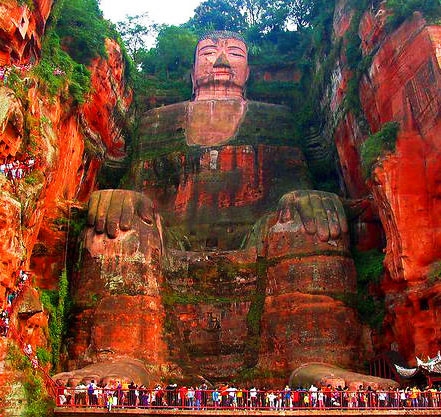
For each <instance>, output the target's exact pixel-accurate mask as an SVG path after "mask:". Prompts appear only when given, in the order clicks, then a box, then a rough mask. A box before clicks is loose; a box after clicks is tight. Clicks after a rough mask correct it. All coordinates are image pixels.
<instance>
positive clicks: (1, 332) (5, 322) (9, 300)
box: [0, 269, 29, 337]
mask: <svg viewBox="0 0 441 417" xmlns="http://www.w3.org/2000/svg"><path fill="white" fill-rule="evenodd" d="M14 275H15V276H16V284H15V286H14V287H13V288H8V289H7V290H6V297H5V298H6V300H5V305H4V306H3V308H2V310H1V312H0V336H4V337H6V336H7V335H8V332H9V321H10V319H11V315H12V313H13V310H14V306H15V303H16V301H17V298H18V297H19V296H20V294H21V293H22V292H23V289H24V288H25V286H26V284H27V283H28V280H29V272H26V271H24V270H23V269H20V270H19V271H18V272H17V273H16V274H14Z"/></svg>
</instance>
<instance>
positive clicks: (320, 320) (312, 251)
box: [68, 32, 361, 380]
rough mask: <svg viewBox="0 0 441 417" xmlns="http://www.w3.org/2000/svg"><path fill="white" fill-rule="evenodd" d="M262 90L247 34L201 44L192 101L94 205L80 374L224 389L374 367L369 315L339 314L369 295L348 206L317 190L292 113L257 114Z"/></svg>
mask: <svg viewBox="0 0 441 417" xmlns="http://www.w3.org/2000/svg"><path fill="white" fill-rule="evenodd" d="M248 76H249V66H248V59H247V45H246V43H245V42H244V40H243V39H242V38H241V37H240V36H238V35H236V34H234V33H231V32H214V33H211V34H209V35H207V36H205V37H204V38H203V39H201V40H200V41H199V43H198V45H197V48H196V53H195V64H194V70H193V74H192V80H193V90H194V91H193V99H192V100H191V101H188V102H183V103H177V104H173V105H169V106H164V107H160V108H156V109H153V110H150V111H147V112H145V114H144V115H143V116H142V120H141V123H140V132H139V137H138V139H137V143H136V144H135V151H134V154H133V157H132V161H131V167H130V172H129V173H128V175H127V176H126V177H127V178H129V179H130V180H126V185H127V187H128V188H130V189H126V190H102V191H97V192H95V193H94V194H93V195H92V197H91V200H90V204H89V212H88V225H89V226H88V228H87V230H86V232H85V237H84V241H83V245H82V257H81V269H80V272H79V273H78V274H77V276H76V279H75V282H74V283H73V287H74V294H73V296H74V302H75V312H76V314H75V322H74V324H73V327H74V328H75V332H74V337H73V338H72V339H71V342H72V343H71V344H70V346H71V348H70V349H69V357H70V359H71V361H70V362H69V366H70V368H78V367H83V366H86V365H89V366H88V367H87V368H86V370H83V371H78V372H79V373H78V372H77V373H76V374H75V375H76V376H78V375H79V376H81V377H82V376H87V375H89V374H90V375H95V378H96V375H100V376H109V375H108V372H109V367H108V366H107V365H108V364H109V363H115V366H114V368H112V369H113V372H116V371H115V369H119V371H118V372H119V374H118V375H122V374H124V372H126V373H127V374H130V375H133V374H131V373H130V372H132V371H133V369H132V367H133V366H135V365H133V363H134V362H133V361H135V363H136V364H137V365H136V366H138V365H140V366H144V367H145V366H147V368H145V369H147V371H146V372H147V373H150V374H152V373H153V374H154V375H155V377H157V375H172V374H173V375H175V376H176V375H178V376H179V375H180V376H185V375H201V376H204V377H206V378H209V379H210V380H216V379H223V380H225V378H232V377H235V376H237V375H238V373H240V372H241V371H243V370H244V369H250V368H252V369H254V370H256V369H258V370H262V371H264V370H271V371H272V372H275V373H278V375H289V372H290V371H291V370H292V369H293V368H295V367H296V366H298V365H300V364H302V363H305V362H308V361H321V362H323V361H324V362H330V363H336V362H338V363H339V364H340V365H349V364H352V363H353V362H354V361H359V360H360V354H361V353H360V351H359V338H360V326H359V325H358V321H357V318H356V315H355V313H354V311H353V310H352V309H350V308H348V307H346V306H345V305H344V304H343V303H342V302H340V301H337V298H338V297H337V295H342V294H348V293H349V294H350V293H353V292H354V291H355V271H354V265H353V261H352V259H351V257H350V255H349V251H348V247H349V242H348V226H347V223H346V217H345V213H344V210H343V207H342V203H341V202H340V200H339V198H338V197H337V196H336V195H333V194H330V193H326V192H321V191H310V190H308V189H309V188H310V187H311V183H310V176H309V174H308V166H307V162H306V160H305V158H304V156H303V154H302V152H301V150H300V148H299V147H298V146H297V145H296V144H295V143H294V141H293V137H292V133H291V129H292V121H293V120H292V114H291V111H290V109H289V108H288V107H284V106H280V105H274V104H267V103H260V102H253V101H248V100H246V98H245V85H246V82H247V79H248ZM136 361H139V362H136ZM103 364H106V366H104V365H103ZM117 365H118V366H119V368H116V366H117ZM100 366H101V368H100ZM68 375H70V376H72V374H68ZM135 377H136V375H135Z"/></svg>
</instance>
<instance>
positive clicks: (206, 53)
mask: <svg viewBox="0 0 441 417" xmlns="http://www.w3.org/2000/svg"><path fill="white" fill-rule="evenodd" d="M215 53H216V52H204V54H203V55H204V56H209V55H214V54H215Z"/></svg>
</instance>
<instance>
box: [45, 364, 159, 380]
mask: <svg viewBox="0 0 441 417" xmlns="http://www.w3.org/2000/svg"><path fill="white" fill-rule="evenodd" d="M158 376H159V375H158V374H155V373H154V372H152V370H151V369H148V368H146V366H145V364H144V363H143V362H142V361H137V360H134V359H125V360H120V361H110V360H109V361H107V362H103V363H100V364H95V365H89V366H86V367H84V368H82V369H79V370H76V371H72V372H63V373H60V374H57V375H54V377H53V379H54V380H55V381H60V382H61V383H63V384H65V385H68V386H76V385H78V384H79V383H80V382H84V383H90V381H91V380H94V381H95V382H97V383H103V384H104V385H105V384H106V382H110V381H120V382H123V381H126V382H131V381H134V382H135V384H140V385H141V384H145V385H146V386H150V385H151V384H154V383H155V382H157V379H156V378H158Z"/></svg>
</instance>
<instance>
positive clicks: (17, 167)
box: [0, 155, 37, 181]
mask: <svg viewBox="0 0 441 417" xmlns="http://www.w3.org/2000/svg"><path fill="white" fill-rule="evenodd" d="M36 165H37V160H36V158H35V157H33V156H30V155H28V156H26V157H25V158H24V159H23V160H21V161H20V160H12V159H11V158H9V157H8V158H6V159H5V160H4V161H3V162H2V163H0V172H1V173H2V174H3V175H5V176H6V177H7V178H8V179H10V180H11V181H15V180H21V179H22V178H24V177H26V176H27V175H29V174H30V173H31V172H32V171H33V170H34V169H35V167H36Z"/></svg>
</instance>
